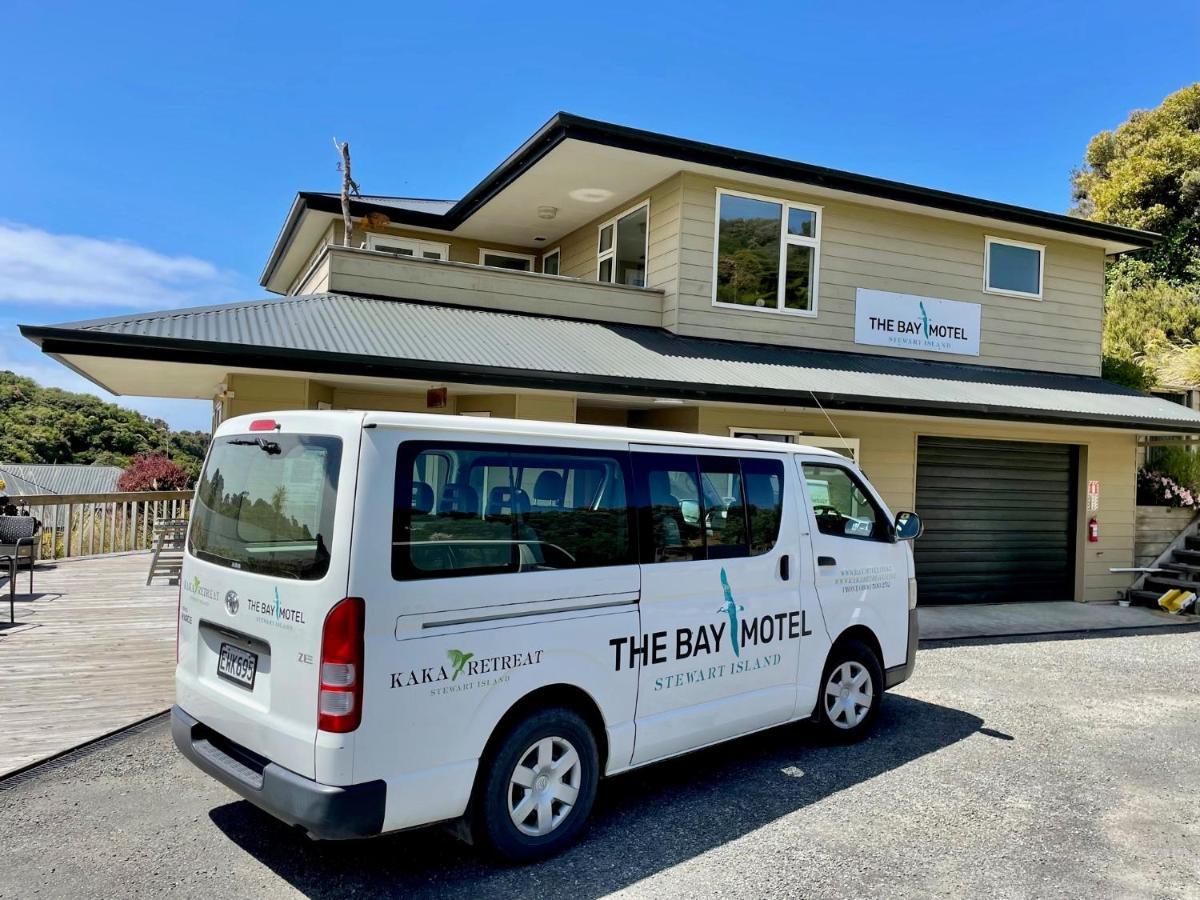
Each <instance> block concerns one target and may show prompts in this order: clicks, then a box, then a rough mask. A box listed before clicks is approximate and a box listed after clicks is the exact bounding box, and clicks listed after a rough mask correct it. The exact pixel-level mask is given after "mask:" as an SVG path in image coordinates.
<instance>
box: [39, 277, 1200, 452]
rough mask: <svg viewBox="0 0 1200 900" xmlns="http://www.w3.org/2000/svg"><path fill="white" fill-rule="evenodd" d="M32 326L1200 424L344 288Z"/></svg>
mask: <svg viewBox="0 0 1200 900" xmlns="http://www.w3.org/2000/svg"><path fill="white" fill-rule="evenodd" d="M23 332H24V333H25V334H26V335H28V336H29V337H31V338H33V339H35V340H38V341H44V340H54V341H67V342H72V341H82V342H86V343H104V342H106V341H108V342H112V343H120V344H121V346H122V353H123V354H124V355H128V356H129V357H130V358H137V356H138V348H139V347H142V348H150V347H155V348H164V347H169V348H174V349H181V348H183V347H187V346H188V345H193V346H195V348H196V350H197V352H205V353H218V352H222V351H223V350H233V351H236V352H238V353H239V354H241V355H242V356H241V358H243V359H244V360H245V362H244V363H243V364H245V365H254V366H262V365H270V366H271V367H273V368H282V369H289V370H292V371H349V369H348V368H347V367H348V366H353V365H360V366H364V367H365V366H371V367H372V369H371V371H372V372H373V373H374V374H376V375H381V374H387V370H388V369H389V368H391V369H392V370H393V372H398V371H399V369H400V368H401V367H407V370H408V371H409V373H410V374H409V375H406V376H403V377H413V375H412V374H411V373H412V372H413V370H414V367H416V368H417V369H419V370H420V371H421V372H422V373H423V374H426V375H429V376H434V377H437V378H440V379H442V380H448V381H464V380H465V381H467V382H468V383H477V384H484V383H493V384H523V385H527V386H531V387H544V388H554V387H558V388H561V389H571V390H584V391H592V392H600V393H640V394H643V395H645V394H652V395H658V396H676V397H678V396H688V397H695V398H697V399H708V400H716V399H721V400H724V401H726V402H729V401H731V400H733V401H737V402H748V403H755V402H759V403H768V404H774V405H778V404H785V403H786V404H789V405H790V404H795V405H803V406H813V405H814V401H815V400H817V399H819V400H820V402H821V403H823V404H826V403H831V404H834V405H837V406H843V407H845V408H858V409H887V410H894V411H897V412H910V413H917V414H922V413H929V412H940V413H941V414H954V415H966V416H971V417H975V418H997V417H1005V416H1007V417H1009V418H1017V417H1024V416H1029V417H1034V416H1037V417H1040V418H1041V420H1043V421H1060V420H1061V421H1071V422H1072V423H1075V424H1088V423H1089V422H1090V421H1091V420H1092V419H1093V418H1094V419H1095V422H1094V424H1097V425H1105V424H1117V425H1123V426H1125V427H1139V428H1143V429H1144V430H1155V428H1156V427H1158V426H1161V427H1163V428H1164V429H1168V430H1175V431H1197V432H1200V414H1198V413H1196V412H1193V411H1192V410H1189V409H1187V408H1186V407H1183V406H1180V405H1178V404H1175V403H1171V402H1170V401H1167V400H1163V399H1161V398H1157V397H1152V396H1148V395H1145V394H1141V393H1138V392H1136V391H1132V390H1129V389H1127V388H1124V387H1120V386H1118V385H1114V384H1110V383H1108V382H1105V381H1103V380H1101V379H1099V378H1091V377H1085V376H1073V375H1058V374H1053V373H1045V372H1026V371H1022V370H1019V369H1007V368H998V367H989V366H979V365H964V364H961V363H948V362H929V361H925V360H914V359H904V358H896V357H890V356H882V355H878V354H867V353H844V352H832V351H820V350H810V349H804V348H793V347H780V346H774V345H764V344H750V343H739V342H732V341H721V340H710V339H703V338H690V337H681V336H679V335H676V334H673V333H671V332H668V331H666V330H663V329H657V328H648V327H639V326H627V325H615V324H608V323H600V322H589V321H577V320H571V319H560V318H554V317H548V316H535V315H528V314H519V313H507V312H496V311H491V310H483V309H473V308H462V307H450V306H437V305H432V304H427V303H420V302H413V301H402V300H392V299H382V298H371V297H356V296H347V295H341V294H313V295H308V296H301V297H286V298H280V299H275V300H264V301H257V302H249V303H235V304H228V305H224V306H217V307H205V308H198V309H184V310H173V311H167V312H160V313H149V314H141V315H131V316H124V317H114V318H109V319H97V320H90V321H84V322H75V323H70V324H67V325H60V326H53V327H47V328H41V327H30V326H25V327H23ZM179 342H183V343H182V344H181V343H179ZM196 342H204V346H203V347H201V346H200V345H199V344H197V343H196ZM60 352H61V351H60ZM70 352H77V353H86V350H85V349H84V348H82V347H81V348H80V349H75V350H71V351H70ZM272 353H273V354H274V356H270V355H271V354H272ZM255 354H258V356H259V358H257V359H254V358H253V357H254V356H255ZM266 356H270V360H269V361H268V360H265V358H264V357H266ZM306 362H307V363H308V365H307V366H306ZM318 363H319V364H321V365H325V366H326V368H320V367H319V366H318ZM334 363H336V367H333V368H330V367H329V366H332V365H333V364H334ZM451 376H459V377H451ZM397 377H400V376H399V375H397ZM810 398H811V399H810Z"/></svg>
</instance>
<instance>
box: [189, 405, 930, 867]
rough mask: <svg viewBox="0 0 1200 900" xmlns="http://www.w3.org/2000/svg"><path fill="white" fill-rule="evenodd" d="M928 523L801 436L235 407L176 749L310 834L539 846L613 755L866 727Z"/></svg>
mask: <svg viewBox="0 0 1200 900" xmlns="http://www.w3.org/2000/svg"><path fill="white" fill-rule="evenodd" d="M809 485H811V486H812V487H809ZM818 493H819V498H818V499H815V500H814V496H815V495H817V494H818ZM919 531H920V521H919V519H918V518H917V517H916V516H915V515H913V514H911V513H900V514H899V515H898V516H896V517H895V518H893V516H892V514H891V513H890V512H889V511H888V509H887V506H886V504H884V502H883V501H882V500H881V499H880V498H879V496H878V494H876V492H875V491H874V489H873V488H872V487H871V486H870V484H868V482H867V480H866V479H865V478H864V477H863V475H862V473H861V472H859V471H858V469H857V468H856V467H855V465H854V464H853V463H852V462H850V461H849V460H847V459H845V458H843V457H841V456H838V455H836V454H833V453H830V452H828V451H824V450H817V449H812V448H808V447H800V446H786V445H780V444H777V443H769V442H765V441H754V440H741V439H735V438H719V437H708V436H703V435H693V434H675V433H670V432H657V431H643V430H638V429H625V428H606V427H594V426H582V425H564V424H556V423H545V422H529V421H508V420H500V419H481V418H467V417H454V416H433V415H414V414H402V413H387V412H379V413H376V412H367V413H362V412H354V413H352V412H312V411H302V412H278V413H272V414H263V415H259V416H254V417H242V418H236V419H231V420H229V421H228V422H225V423H224V424H222V425H221V427H220V428H219V429H218V431H217V434H216V435H215V438H214V441H213V446H212V449H211V450H210V451H209V455H208V460H207V462H206V463H205V467H204V472H203V475H202V476H201V479H200V484H199V487H198V489H197V495H196V503H195V508H194V513H193V517H192V522H191V527H190V530H189V533H188V542H187V556H186V559H185V561H184V564H183V574H182V576H181V592H180V604H179V640H178V667H177V669H176V686H177V688H176V689H177V705H176V706H175V707H174V709H173V711H172V732H173V735H174V739H175V743H176V745H177V746H178V747H179V749H180V750H181V751H182V752H183V753H184V755H186V756H187V757H188V758H189V759H191V760H192V762H194V763H195V764H196V765H197V766H199V767H200V768H201V769H203V770H204V771H206V772H208V773H209V774H210V775H212V776H213V777H215V778H217V779H218V780H219V781H221V782H223V783H224V784H226V785H228V786H229V787H230V788H232V789H233V790H235V791H236V792H238V793H239V794H241V795H242V796H243V797H245V798H246V799H248V800H250V801H251V802H253V803H255V804H257V805H258V806H260V807H262V808H263V809H265V810H267V811H268V812H270V813H272V814H273V815H275V816H276V817H278V818H280V819H282V820H283V821H285V822H288V823H290V824H293V825H296V826H299V827H301V828H302V829H304V830H305V831H306V832H307V833H308V834H310V835H311V836H313V837H316V838H351V837H361V836H366V835H376V834H380V833H383V832H390V831H397V830H400V829H405V828H413V827H416V826H420V825H427V824H430V823H434V822H457V823H458V824H459V825H460V826H462V827H460V828H459V831H460V833H462V834H464V835H466V836H468V837H469V838H471V839H473V840H478V841H482V842H484V843H486V844H488V845H489V846H490V847H491V848H493V849H494V850H495V851H497V852H498V853H499V854H500V855H502V856H505V857H508V858H510V859H518V860H524V859H533V858H537V857H541V856H545V855H548V854H550V853H553V852H555V851H557V850H559V849H561V848H562V847H563V846H564V845H565V844H567V843H568V842H569V841H570V840H571V839H573V838H574V837H576V836H577V835H578V834H579V832H580V829H581V828H582V827H583V825H584V822H585V820H586V819H587V817H588V814H589V812H590V811H591V807H592V801H593V799H594V797H595V794H596V787H597V783H598V781H599V780H600V778H601V777H602V776H607V775H616V774H618V773H620V772H624V771H627V770H629V769H632V768H635V767H638V766H643V765H646V764H648V763H653V762H658V761H660V760H664V759H667V758H669V757H672V756H677V755H679V754H681V753H687V752H688V751H691V750H695V749H697V748H699V747H704V746H707V745H709V744H713V743H716V742H718V741H723V740H727V739H729V738H733V737H737V736H739V735H744V734H748V733H750V732H754V731H758V730H760V729H763V728H769V727H771V726H774V725H780V724H783V723H785V722H792V721H796V720H803V719H811V720H814V721H815V722H816V723H817V724H818V727H819V728H821V729H822V730H824V731H825V732H826V733H827V734H828V735H830V736H832V737H833V738H835V739H844V740H852V739H856V738H859V737H861V736H863V735H864V734H865V733H866V732H867V731H868V730H869V729H870V728H871V726H872V725H873V723H874V721H875V719H876V716H877V714H878V711H879V705H880V701H881V697H882V694H883V692H884V691H885V690H886V689H887V688H890V687H892V686H894V685H896V684H899V683H900V682H901V681H904V680H905V679H906V678H908V677H909V675H910V674H911V673H912V669H913V662H914V657H915V652H916V636H917V632H916V617H915V611H914V606H915V597H916V586H915V582H914V580H913V558H912V552H911V549H910V547H909V545H908V544H907V543H905V541H906V539H908V538H911V537H915V536H916V535H917V534H918V533H919Z"/></svg>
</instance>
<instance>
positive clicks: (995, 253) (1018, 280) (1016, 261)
mask: <svg viewBox="0 0 1200 900" xmlns="http://www.w3.org/2000/svg"><path fill="white" fill-rule="evenodd" d="M1045 253H1046V250H1045V248H1044V247H1042V246H1041V245H1040V244H1025V243H1022V242H1020V241H1006V240H1002V239H1000V238H994V237H988V238H987V239H986V241H985V253H984V256H985V260H984V262H985V269H986V271H985V274H984V287H983V289H984V290H985V291H986V292H988V293H991V294H1011V295H1013V296H1017V297H1031V298H1034V299H1037V300H1040V299H1041V297H1042V270H1043V268H1044V265H1045Z"/></svg>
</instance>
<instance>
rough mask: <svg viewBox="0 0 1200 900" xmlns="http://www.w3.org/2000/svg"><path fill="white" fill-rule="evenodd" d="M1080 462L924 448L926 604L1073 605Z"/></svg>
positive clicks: (949, 444)
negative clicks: (1031, 602) (1057, 602)
mask: <svg viewBox="0 0 1200 900" xmlns="http://www.w3.org/2000/svg"><path fill="white" fill-rule="evenodd" d="M1077 459H1078V450H1077V448H1076V447H1073V446H1070V445H1065V444H1030V443H1020V442H1017V441H969V440H961V439H956V438H939V437H923V438H920V439H919V441H918V445H917V504H916V506H917V512H918V513H919V514H920V516H921V520H922V521H923V522H924V523H925V533H924V535H922V536H921V537H920V538H919V539H918V540H917V541H916V543H915V544H914V545H913V552H914V554H915V556H916V562H917V587H918V590H919V595H918V597H919V601H920V602H921V603H924V604H933V603H1002V602H1006V601H1014V600H1070V599H1071V598H1072V596H1073V590H1072V588H1073V585H1074V574H1075V543H1074V534H1075V491H1076V487H1075V472H1076V460H1077Z"/></svg>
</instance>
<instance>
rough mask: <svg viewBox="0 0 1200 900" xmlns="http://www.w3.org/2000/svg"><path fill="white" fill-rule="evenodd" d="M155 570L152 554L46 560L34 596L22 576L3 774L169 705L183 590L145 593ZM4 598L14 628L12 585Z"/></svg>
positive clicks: (5, 687) (1, 694) (1, 683)
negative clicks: (177, 608) (151, 566)
mask: <svg viewBox="0 0 1200 900" xmlns="http://www.w3.org/2000/svg"><path fill="white" fill-rule="evenodd" d="M149 564H150V556H149V554H146V553H131V554H126V555H120V556H108V557H91V558H83V559H74V560H59V561H58V562H55V563H44V564H42V565H39V566H38V567H37V570H36V572H35V573H34V581H33V586H34V594H33V595H32V597H31V595H30V594H29V593H28V590H29V581H28V578H29V574H28V572H26V571H25V570H22V571H20V572H19V573H18V574H17V591H18V593H17V621H18V622H20V623H24V624H23V625H22V626H20V627H17V628H13V629H10V628H5V629H4V630H0V775H3V774H4V773H5V772H10V771H12V770H13V769H18V768H20V767H21V766H24V765H26V764H28V763H30V762H34V761H35V760H38V759H42V758H44V757H46V756H50V755H52V754H54V753H58V752H60V751H62V750H66V749H69V748H71V747H74V746H76V745H78V744H81V743H83V742H85V741H89V740H92V739H93V738H97V737H99V736H100V735H103V734H107V733H108V732H110V731H113V730H115V729H117V728H121V727H123V726H125V725H128V724H129V723H131V722H135V721H137V720H138V719H141V718H144V717H146V716H148V715H152V714H154V713H156V712H161V711H162V710H164V709H166V708H168V707H169V706H170V705H171V702H172V698H173V697H174V696H175V683H174V675H175V603H176V598H177V595H178V588H177V587H176V586H175V585H171V584H168V583H167V581H166V580H165V579H161V578H160V579H157V580H156V581H155V584H154V586H152V587H146V571H147V568H148V566H149ZM22 591H25V592H26V593H21V592H22ZM0 598H2V599H3V600H4V603H3V604H2V605H0V618H2V619H3V620H4V621H5V622H7V621H8V584H7V580H5V583H4V585H3V588H2V589H0ZM0 867H2V863H0Z"/></svg>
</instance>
